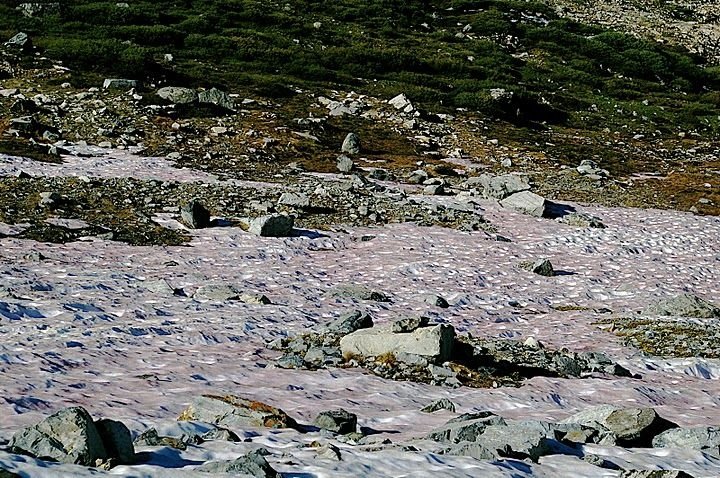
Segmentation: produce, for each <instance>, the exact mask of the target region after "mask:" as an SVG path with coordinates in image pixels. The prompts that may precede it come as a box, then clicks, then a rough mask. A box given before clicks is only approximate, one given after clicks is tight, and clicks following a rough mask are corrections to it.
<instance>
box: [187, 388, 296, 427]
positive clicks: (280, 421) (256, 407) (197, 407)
mask: <svg viewBox="0 0 720 478" xmlns="http://www.w3.org/2000/svg"><path fill="white" fill-rule="evenodd" d="M178 420H181V421H182V420H185V421H186V420H197V421H200V422H205V423H211V424H213V425H216V426H219V427H224V428H229V429H232V428H233V427H238V428H243V427H268V428H296V427H297V422H296V421H295V420H294V419H292V418H290V417H289V416H288V414H287V413H285V412H284V411H282V410H280V409H279V408H275V407H273V406H271V405H267V404H265V403H262V402H258V401H256V400H250V399H247V398H244V397H239V396H237V395H202V396H200V397H196V398H195V399H193V401H192V402H191V403H190V405H188V407H187V408H186V409H185V410H184V411H183V412H182V413H181V414H180V416H179V417H178Z"/></svg>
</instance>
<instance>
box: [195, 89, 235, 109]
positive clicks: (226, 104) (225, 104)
mask: <svg viewBox="0 0 720 478" xmlns="http://www.w3.org/2000/svg"><path fill="white" fill-rule="evenodd" d="M198 102H199V103H209V104H212V105H215V106H219V107H221V108H225V109H226V110H230V111H235V102H234V101H233V99H232V98H231V97H230V95H228V94H227V93H225V92H224V91H221V90H218V89H217V88H210V89H209V90H205V91H201V92H200V93H199V94H198Z"/></svg>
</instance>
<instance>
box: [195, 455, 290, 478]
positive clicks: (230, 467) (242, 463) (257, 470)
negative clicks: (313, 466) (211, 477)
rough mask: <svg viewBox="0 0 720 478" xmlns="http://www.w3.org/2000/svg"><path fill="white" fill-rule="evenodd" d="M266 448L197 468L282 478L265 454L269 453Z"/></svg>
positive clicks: (211, 471)
mask: <svg viewBox="0 0 720 478" xmlns="http://www.w3.org/2000/svg"><path fill="white" fill-rule="evenodd" d="M269 454H270V452H268V451H267V450H266V449H264V448H260V449H258V450H253V451H251V452H250V453H248V454H247V455H244V456H241V457H240V458H236V459H235V460H227V461H212V462H210V463H205V464H204V465H201V466H199V467H197V468H196V469H195V471H198V472H203V473H232V474H234V475H241V476H252V477H254V478H280V477H281V476H282V475H280V473H278V472H277V471H276V470H275V469H274V468H273V467H272V466H270V463H268V461H267V459H265V456H264V455H269Z"/></svg>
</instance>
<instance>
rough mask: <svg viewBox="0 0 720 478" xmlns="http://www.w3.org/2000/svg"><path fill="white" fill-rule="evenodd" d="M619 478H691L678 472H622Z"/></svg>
mask: <svg viewBox="0 0 720 478" xmlns="http://www.w3.org/2000/svg"><path fill="white" fill-rule="evenodd" d="M620 478H693V476H692V475H690V474H689V473H685V472H684V471H680V470H623V472H622V474H621V475H620Z"/></svg>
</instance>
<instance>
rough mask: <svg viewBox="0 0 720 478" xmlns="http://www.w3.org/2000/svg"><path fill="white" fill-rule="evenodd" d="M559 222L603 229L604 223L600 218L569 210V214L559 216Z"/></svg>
mask: <svg viewBox="0 0 720 478" xmlns="http://www.w3.org/2000/svg"><path fill="white" fill-rule="evenodd" d="M559 222H561V223H563V224H567V225H568V226H575V227H592V228H596V229H605V224H603V222H602V220H600V218H598V217H595V216H593V215H591V214H586V213H582V212H571V213H570V214H566V215H564V216H561V217H560V221H559Z"/></svg>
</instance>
